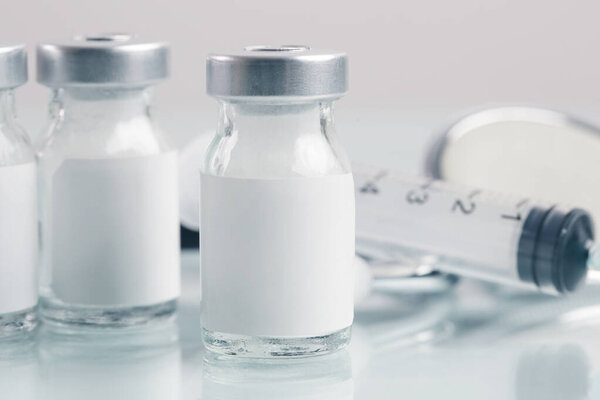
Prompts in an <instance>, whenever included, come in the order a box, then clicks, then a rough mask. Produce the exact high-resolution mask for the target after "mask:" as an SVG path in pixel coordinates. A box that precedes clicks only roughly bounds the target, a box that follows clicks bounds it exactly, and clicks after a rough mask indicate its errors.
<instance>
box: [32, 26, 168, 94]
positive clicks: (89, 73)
mask: <svg viewBox="0 0 600 400" xmlns="http://www.w3.org/2000/svg"><path fill="white" fill-rule="evenodd" d="M168 75H169V45H168V43H167V42H163V41H146V40H142V39H139V38H137V37H135V36H134V35H128V34H102V35H93V36H76V37H75V38H73V39H72V40H68V41H62V42H48V43H41V44H39V45H38V47H37V80H38V82H39V83H41V84H43V85H46V86H50V87H63V86H77V85H131V86H138V85H139V86H142V85H149V84H153V83H157V82H159V81H162V80H164V79H166V78H167V77H168Z"/></svg>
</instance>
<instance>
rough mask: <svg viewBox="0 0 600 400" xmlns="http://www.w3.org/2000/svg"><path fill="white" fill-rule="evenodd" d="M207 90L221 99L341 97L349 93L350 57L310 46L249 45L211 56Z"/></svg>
mask: <svg viewBox="0 0 600 400" xmlns="http://www.w3.org/2000/svg"><path fill="white" fill-rule="evenodd" d="M206 91H207V93H208V94H209V95H211V96H214V97H218V98H236V97H313V98H332V97H333V98H335V97H341V96H343V95H344V94H345V93H346V92H347V91H348V58H347V56H346V54H345V53H343V52H339V51H328V50H317V49H311V48H310V47H308V46H296V45H287V46H279V47H272V46H248V47H246V48H244V49H243V50H242V51H238V52H233V53H225V54H211V55H209V56H208V58H207V60H206Z"/></svg>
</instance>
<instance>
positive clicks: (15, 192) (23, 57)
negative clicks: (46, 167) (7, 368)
mask: <svg viewBox="0 0 600 400" xmlns="http://www.w3.org/2000/svg"><path fill="white" fill-rule="evenodd" d="M25 82H27V51H26V48H25V46H24V45H5V46H0V338H2V337H12V336H13V335H15V334H19V333H21V332H26V331H30V330H32V329H33V328H34V327H35V326H36V321H37V318H36V312H35V309H36V306H37V302H38V292H37V257H38V227H37V225H38V222H37V181H36V164H35V153H34V151H33V148H32V146H31V144H30V143H29V139H28V138H27V135H26V134H25V131H24V130H23V129H22V128H21V127H20V126H19V125H18V123H17V120H16V115H15V103H14V89H15V88H16V87H18V86H21V85H23V84H24V83H25Z"/></svg>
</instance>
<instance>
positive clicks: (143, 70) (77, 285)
mask: <svg viewBox="0 0 600 400" xmlns="http://www.w3.org/2000/svg"><path fill="white" fill-rule="evenodd" d="M37 61H38V81H39V82H40V83H42V84H44V85H46V86H48V87H50V88H52V89H53V101H52V103H51V107H50V110H51V121H50V122H51V123H50V128H49V132H48V133H47V135H46V136H47V137H46V140H45V143H44V144H43V145H42V146H41V148H40V149H39V164H40V185H41V186H40V187H41V189H42V193H41V196H42V207H41V210H42V242H43V243H42V244H43V254H42V271H41V273H42V276H41V297H42V298H41V307H42V313H43V316H44V317H45V318H46V319H48V320H50V321H54V322H62V323H72V324H78V325H85V326H88V325H103V326H124V325H135V324H140V323H144V322H146V321H149V320H153V319H156V318H164V317H166V316H169V315H172V314H173V312H174V311H175V301H176V299H177V297H178V296H179V217H178V197H177V192H178V190H177V159H176V153H175V152H174V151H172V150H171V149H170V147H169V146H168V145H167V143H166V142H165V139H164V137H163V135H162V133H161V132H160V131H159V130H158V129H157V128H156V126H155V123H154V121H153V119H152V118H151V115H150V113H149V111H150V100H151V97H152V96H151V95H152V91H151V90H152V89H151V87H152V86H154V85H155V84H156V83H157V82H159V81H162V80H164V79H166V78H167V75H168V45H167V44H166V43H164V42H147V41H141V40H138V39H136V38H135V37H132V36H128V35H122V34H118V35H104V36H95V37H77V38H75V39H74V40H71V41H66V42H61V43H46V44H42V45H40V46H39V47H38V59H37Z"/></svg>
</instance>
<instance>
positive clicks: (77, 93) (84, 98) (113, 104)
mask: <svg viewBox="0 0 600 400" xmlns="http://www.w3.org/2000/svg"><path fill="white" fill-rule="evenodd" d="M151 100H152V90H151V89H149V88H145V87H144V88H113V87H109V88H106V87H89V88H88V87H85V88H79V87H78V88H64V89H58V90H56V91H55V92H54V95H53V102H59V103H60V106H61V109H62V111H63V113H64V117H65V118H71V117H72V118H79V116H81V115H85V116H87V117H92V118H108V119H122V118H128V117H133V116H139V115H140V114H145V113H147V112H148V107H149V105H150V102H151Z"/></svg>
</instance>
